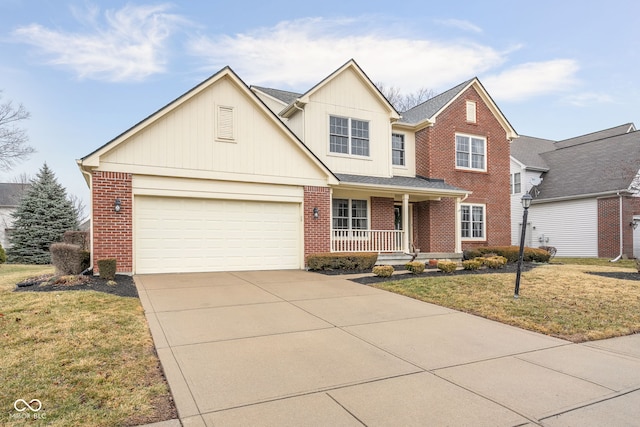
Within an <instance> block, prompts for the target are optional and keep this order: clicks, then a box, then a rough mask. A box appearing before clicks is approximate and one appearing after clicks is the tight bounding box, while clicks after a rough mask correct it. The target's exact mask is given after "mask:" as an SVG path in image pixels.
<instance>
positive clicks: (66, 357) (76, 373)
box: [0, 265, 169, 426]
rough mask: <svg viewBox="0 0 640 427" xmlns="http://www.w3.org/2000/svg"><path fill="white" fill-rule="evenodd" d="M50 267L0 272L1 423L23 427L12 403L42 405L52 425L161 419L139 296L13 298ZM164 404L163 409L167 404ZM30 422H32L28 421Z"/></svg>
mask: <svg viewBox="0 0 640 427" xmlns="http://www.w3.org/2000/svg"><path fill="white" fill-rule="evenodd" d="M47 273H53V268H52V267H49V266H22V265H2V266H1V267H0V336H1V337H2V350H1V352H0V354H1V357H0V385H1V386H0V389H1V391H2V392H1V393H0V406H1V407H2V408H6V410H5V411H3V412H2V413H0V417H2V418H0V425H24V422H25V420H24V419H21V418H17V415H16V414H17V411H15V410H14V409H13V403H14V402H15V401H16V400H17V399H24V400H26V401H30V400H31V399H38V400H40V401H41V402H42V410H41V411H39V412H38V413H36V414H29V415H38V416H40V417H42V416H44V417H46V418H45V419H46V424H47V425H52V426H81V425H93V426H122V425H137V424H140V423H144V422H152V421H159V419H157V418H154V417H156V412H157V407H156V406H160V407H161V406H162V402H164V401H168V395H169V393H168V389H167V386H166V384H165V383H164V381H163V380H162V376H161V373H160V369H159V361H158V359H157V357H156V355H155V350H154V347H153V342H152V340H151V336H150V334H149V330H148V327H147V324H146V320H145V318H144V313H143V311H142V307H141V305H140V301H139V300H138V299H137V298H124V297H118V296H114V295H108V294H104V293H99V292H94V291H60V292H39V293H36V292H12V290H13V289H14V285H15V283H17V282H19V281H20V280H23V279H25V278H27V277H31V276H37V275H41V274H47ZM165 406H166V405H165ZM31 421H33V420H31Z"/></svg>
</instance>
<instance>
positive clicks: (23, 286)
mask: <svg viewBox="0 0 640 427" xmlns="http://www.w3.org/2000/svg"><path fill="white" fill-rule="evenodd" d="M52 277H53V276H50V275H49V276H41V277H32V278H29V279H27V280H25V281H23V282H20V283H17V284H16V289H15V290H14V291H15V292H59V291H98V292H104V293H107V294H112V295H118V296H121V297H131V298H138V290H137V289H136V285H135V283H134V282H133V277H131V276H127V275H125V274H116V278H115V280H114V282H115V283H116V284H115V285H114V284H108V283H107V282H108V280H106V279H103V278H101V277H99V276H81V277H82V282H81V283H77V284H66V283H59V284H51V283H50V279H51V278H52Z"/></svg>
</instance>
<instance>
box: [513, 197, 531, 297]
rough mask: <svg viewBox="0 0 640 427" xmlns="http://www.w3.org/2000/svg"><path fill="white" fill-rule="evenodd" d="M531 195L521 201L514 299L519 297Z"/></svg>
mask: <svg viewBox="0 0 640 427" xmlns="http://www.w3.org/2000/svg"><path fill="white" fill-rule="evenodd" d="M531 200H533V197H531V194H529V193H524V195H523V196H522V199H520V201H521V202H522V207H523V208H524V212H523V213H522V232H521V233H520V252H519V253H518V270H517V272H516V289H515V291H514V293H513V297H514V298H518V297H519V296H520V295H519V293H520V274H521V273H522V258H524V239H525V237H526V234H527V215H528V214H529V206H531Z"/></svg>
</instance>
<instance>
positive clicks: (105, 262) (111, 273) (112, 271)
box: [98, 258, 116, 280]
mask: <svg viewBox="0 0 640 427" xmlns="http://www.w3.org/2000/svg"><path fill="white" fill-rule="evenodd" d="M98 270H100V277H102V278H103V279H107V280H113V279H115V278H116V260H115V258H106V259H99V260H98Z"/></svg>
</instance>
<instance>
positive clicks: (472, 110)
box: [467, 101, 476, 123]
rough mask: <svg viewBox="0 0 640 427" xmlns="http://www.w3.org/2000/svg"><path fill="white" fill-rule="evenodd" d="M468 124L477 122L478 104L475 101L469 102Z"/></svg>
mask: <svg viewBox="0 0 640 427" xmlns="http://www.w3.org/2000/svg"><path fill="white" fill-rule="evenodd" d="M467 122H469V123H475V122H476V103H475V102H473V101H467Z"/></svg>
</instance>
